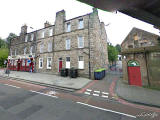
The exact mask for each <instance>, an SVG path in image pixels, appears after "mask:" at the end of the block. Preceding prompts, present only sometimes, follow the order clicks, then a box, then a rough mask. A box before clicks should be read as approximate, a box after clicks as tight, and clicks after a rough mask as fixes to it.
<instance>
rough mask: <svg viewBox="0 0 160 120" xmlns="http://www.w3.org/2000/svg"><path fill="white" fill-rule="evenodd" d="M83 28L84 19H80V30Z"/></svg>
mask: <svg viewBox="0 0 160 120" xmlns="http://www.w3.org/2000/svg"><path fill="white" fill-rule="evenodd" d="M83 27H84V26H83V19H79V24H78V29H82V28H83Z"/></svg>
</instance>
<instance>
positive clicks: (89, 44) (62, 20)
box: [8, 8, 108, 79]
mask: <svg viewBox="0 0 160 120" xmlns="http://www.w3.org/2000/svg"><path fill="white" fill-rule="evenodd" d="M8 58H9V67H10V69H11V70H20V71H29V69H30V68H32V69H33V71H36V72H41V73H49V74H58V73H59V72H60V69H61V68H72V67H74V68H77V69H78V73H79V76H83V77H87V78H92V79H93V78H94V70H95V69H98V68H107V66H108V51H107V35H106V31H105V25H104V23H103V22H100V20H99V17H98V11H97V9H95V8H93V12H92V13H89V14H86V15H83V16H79V17H76V18H73V19H70V20H66V15H65V11H64V10H62V11H59V12H57V13H56V19H55V24H54V25H50V24H49V23H48V22H46V23H45V26H44V28H42V29H39V30H36V31H34V32H31V33H27V26H26V25H24V26H22V28H21V33H20V36H18V37H17V38H15V39H13V40H12V41H11V46H10V56H9V57H8Z"/></svg>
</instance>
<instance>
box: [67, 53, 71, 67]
mask: <svg viewBox="0 0 160 120" xmlns="http://www.w3.org/2000/svg"><path fill="white" fill-rule="evenodd" d="M67 58H69V61H67ZM66 68H68V69H70V68H71V57H69V56H67V57H66Z"/></svg>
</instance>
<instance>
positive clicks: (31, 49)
mask: <svg viewBox="0 0 160 120" xmlns="http://www.w3.org/2000/svg"><path fill="white" fill-rule="evenodd" d="M32 54H33V46H31V47H30V55H32Z"/></svg>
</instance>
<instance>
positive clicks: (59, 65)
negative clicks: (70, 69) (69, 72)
mask: <svg viewBox="0 0 160 120" xmlns="http://www.w3.org/2000/svg"><path fill="white" fill-rule="evenodd" d="M61 69H62V58H59V61H58V72H60V71H61Z"/></svg>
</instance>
